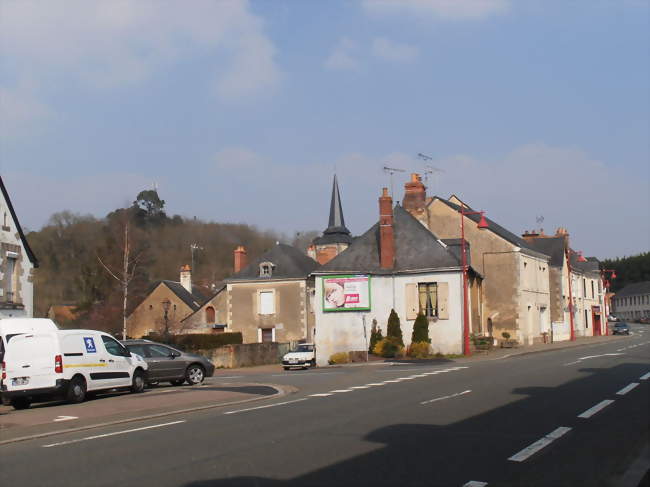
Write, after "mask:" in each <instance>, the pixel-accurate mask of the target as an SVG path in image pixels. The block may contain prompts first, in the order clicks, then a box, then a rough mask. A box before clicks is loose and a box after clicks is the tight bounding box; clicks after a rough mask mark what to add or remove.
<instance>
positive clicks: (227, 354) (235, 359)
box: [198, 343, 291, 369]
mask: <svg viewBox="0 0 650 487" xmlns="http://www.w3.org/2000/svg"><path fill="white" fill-rule="evenodd" d="M290 348H291V347H290V344H289V343H244V344H242V345H225V346H223V347H219V348H214V349H211V350H201V351H199V352H198V353H199V354H201V355H203V356H205V357H207V358H209V359H210V361H211V362H212V363H213V364H214V365H215V367H217V368H223V369H235V368H238V367H251V366H253V365H268V364H279V363H280V362H281V360H282V356H283V355H284V354H286V353H288V352H289V350H290Z"/></svg>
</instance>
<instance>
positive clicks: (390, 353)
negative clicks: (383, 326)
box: [373, 337, 404, 358]
mask: <svg viewBox="0 0 650 487" xmlns="http://www.w3.org/2000/svg"><path fill="white" fill-rule="evenodd" d="M373 353H374V354H375V355H379V356H380V357H384V358H396V357H402V356H404V347H403V346H402V345H401V344H400V343H399V341H398V340H397V339H396V338H395V337H386V338H383V339H381V340H379V341H378V342H377V344H376V345H375V348H374V349H373Z"/></svg>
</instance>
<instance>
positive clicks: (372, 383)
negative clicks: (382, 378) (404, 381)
mask: <svg viewBox="0 0 650 487" xmlns="http://www.w3.org/2000/svg"><path fill="white" fill-rule="evenodd" d="M366 385H367V386H371V387H375V386H385V385H386V384H384V383H383V382H371V383H370V384H366Z"/></svg>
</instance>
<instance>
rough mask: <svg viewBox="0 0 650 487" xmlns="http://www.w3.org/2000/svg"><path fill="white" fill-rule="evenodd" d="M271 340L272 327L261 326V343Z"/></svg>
mask: <svg viewBox="0 0 650 487" xmlns="http://www.w3.org/2000/svg"><path fill="white" fill-rule="evenodd" d="M271 342H273V328H262V343H271Z"/></svg>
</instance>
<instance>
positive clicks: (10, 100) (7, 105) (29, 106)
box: [0, 85, 52, 140]
mask: <svg viewBox="0 0 650 487" xmlns="http://www.w3.org/2000/svg"><path fill="white" fill-rule="evenodd" d="M0 114H1V115H0V139H4V140H8V139H14V138H18V137H21V136H23V135H25V134H27V133H29V132H31V130H33V128H34V126H36V125H37V124H38V123H40V122H42V121H44V120H47V119H49V118H51V117H52V113H51V111H50V110H49V109H48V107H46V106H45V105H43V104H42V103H40V102H39V101H38V99H37V98H36V97H35V96H34V94H33V93H32V92H31V90H29V89H25V88H24V87H18V88H13V89H9V88H7V87H4V86H1V85H0Z"/></svg>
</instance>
